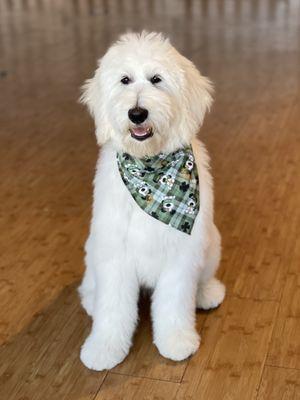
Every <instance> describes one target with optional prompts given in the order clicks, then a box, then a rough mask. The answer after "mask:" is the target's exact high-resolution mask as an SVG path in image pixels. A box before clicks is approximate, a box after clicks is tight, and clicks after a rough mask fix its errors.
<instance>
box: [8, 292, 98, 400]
mask: <svg viewBox="0 0 300 400" xmlns="http://www.w3.org/2000/svg"><path fill="white" fill-rule="evenodd" d="M88 325H89V324H88V318H87V317H86V315H85V314H84V312H83V310H82V309H81V307H80V305H79V300H78V296H77V293H76V291H75V288H74V286H72V287H69V288H66V289H65V290H64V291H63V292H62V294H61V295H60V296H59V297H58V298H57V299H56V301H55V302H54V303H53V304H52V305H51V306H50V307H49V308H48V309H47V310H45V311H44V312H43V313H42V314H40V315H38V316H37V317H36V318H35V319H34V320H33V321H32V323H31V324H30V326H29V327H27V328H26V329H25V330H24V331H22V332H20V333H19V334H18V335H17V336H16V337H15V338H14V339H13V340H12V341H11V342H9V343H7V344H6V345H3V346H2V347H1V348H0V382H1V385H0V398H1V399H2V398H3V399H21V398H22V399H25V398H28V399H30V400H40V399H43V400H53V399H60V400H64V399H71V398H74V397H73V396H82V398H84V399H86V400H88V399H93V398H94V396H95V395H96V393H97V391H98V389H99V387H100V385H101V383H102V380H103V379H104V377H105V372H103V373H96V372H92V371H89V370H88V369H87V368H85V367H84V366H83V365H82V364H81V362H80V360H79V349H80V346H81V344H82V342H83V340H84V337H85V336H86V335H87V332H88V329H90V327H89V326H88Z"/></svg>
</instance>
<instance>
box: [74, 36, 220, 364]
mask: <svg viewBox="0 0 300 400" xmlns="http://www.w3.org/2000/svg"><path fill="white" fill-rule="evenodd" d="M154 75H159V76H160V77H161V79H162V81H161V82H159V83H158V84H157V85H153V84H151V82H150V81H149V79H150V78H151V77H152V76H154ZM124 76H128V77H129V78H130V80H131V81H130V84H128V85H122V83H121V82H120V80H121V79H122V77H124ZM211 90H212V87H211V83H210V81H209V80H208V79H207V78H205V77H203V76H202V75H201V74H200V73H199V71H198V70H197V69H196V67H195V66H194V64H193V63H192V62H191V61H189V60H187V59H186V58H185V57H183V56H182V55H181V54H179V53H178V52H177V51H176V50H175V49H174V47H172V45H171V44H170V42H169V40H168V39H165V38H164V37H163V36H162V35H161V34H157V33H147V32H142V33H141V34H133V33H130V34H126V35H123V36H121V38H120V39H119V40H118V41H117V42H116V43H115V44H113V45H112V46H111V47H110V48H109V50H108V51H107V53H106V54H105V55H104V56H103V58H102V59H101V60H100V62H99V65H98V68H97V70H96V73H95V75H94V77H93V78H92V79H90V80H88V81H87V83H86V84H85V86H84V91H83V95H82V98H81V100H82V102H83V103H85V104H87V106H88V108H89V110H90V112H91V114H92V115H93V117H94V119H95V124H96V136H97V140H98V143H99V144H101V145H102V151H101V157H100V158H99V161H98V164H97V171H96V177H95V181H94V207H93V218H92V223H91V229H90V235H89V238H88V240H87V243H86V259H85V261H86V271H85V275H84V278H83V281H82V284H81V286H80V288H79V293H80V296H81V300H82V305H83V307H84V308H85V309H86V311H87V313H88V314H89V315H90V316H91V317H92V318H93V326H92V330H91V333H90V335H89V337H88V338H87V339H86V341H85V343H84V345H83V346H82V349H81V360H82V362H83V363H84V364H85V365H86V366H87V367H88V368H91V369H94V370H99V371H100V370H103V369H108V368H112V367H114V366H115V365H117V364H118V363H120V362H121V361H122V360H123V359H124V358H125V357H126V355H127V354H128V352H129V349H130V346H131V343H132V336H133V333H134V330H135V327H136V323H137V301H138V296H139V288H140V287H141V286H146V287H150V288H152V289H153V296H152V319H153V335H154V343H155V344H156V346H157V348H158V350H159V352H160V353H161V354H162V355H163V356H165V357H168V358H170V359H172V360H183V359H185V358H186V357H188V356H190V355H191V354H193V353H194V352H195V351H196V350H197V348H198V346H199V343H200V338H199V335H198V333H197V332H196V329H195V308H196V306H199V307H203V308H205V309H207V308H211V307H216V306H218V305H219V304H220V303H221V302H222V300H223V298H224V294H225V289H224V286H223V285H222V284H221V283H220V282H219V281H217V280H216V279H215V278H214V274H215V272H216V270H217V268H218V265H219V261H220V251H221V245H220V235H219V232H218V230H217V228H216V227H215V225H214V222H213V188H212V178H211V175H210V172H209V157H208V155H207V152H206V150H205V147H204V145H203V144H202V143H201V142H199V141H198V140H197V139H196V135H197V133H198V131H199V128H200V126H201V124H202V122H203V118H204V115H205V113H206V111H207V110H208V109H209V107H210V105H211V102H212V98H211ZM136 105H138V106H139V107H143V108H146V109H147V110H148V111H149V116H148V118H147V121H146V123H147V126H150V127H151V129H152V130H153V133H154V134H153V137H151V138H149V139H147V140H145V141H142V142H140V141H137V140H136V139H134V138H132V137H131V135H130V131H129V129H130V128H131V127H132V123H131V122H130V120H129V118H128V110H129V109H130V108H132V107H135V106H136ZM190 143H191V144H192V146H193V150H194V154H195V159H196V164H197V168H198V173H199V181H200V212H199V214H198V216H197V218H196V221H195V224H194V227H193V231H192V234H191V235H187V234H185V233H182V232H180V231H178V230H176V229H174V228H172V227H170V226H168V225H165V224H163V223H161V222H159V221H157V220H156V219H154V218H151V217H150V216H149V215H147V214H146V213H145V212H144V211H142V210H141V209H140V208H139V207H138V206H137V204H136V203H135V202H134V200H133V199H132V197H131V195H130V194H129V192H128V190H127V188H126V187H125V185H124V183H123V182H122V180H121V177H120V175H119V172H118V167H117V162H116V151H126V152H128V153H130V154H132V155H134V156H137V157H142V156H145V155H154V154H157V153H158V152H171V151H174V150H176V149H178V148H180V147H182V146H185V145H187V144H190Z"/></svg>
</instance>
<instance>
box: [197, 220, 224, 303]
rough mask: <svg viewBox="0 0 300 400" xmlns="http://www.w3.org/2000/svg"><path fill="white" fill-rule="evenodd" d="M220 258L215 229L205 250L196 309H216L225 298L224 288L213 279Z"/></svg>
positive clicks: (218, 240) (219, 244) (219, 242)
mask: <svg viewBox="0 0 300 400" xmlns="http://www.w3.org/2000/svg"><path fill="white" fill-rule="evenodd" d="M220 258H221V237H220V234H219V232H218V230H217V228H216V227H215V225H214V226H213V229H212V238H211V243H210V245H209V247H208V249H207V253H206V257H205V262H204V269H203V271H202V273H201V275H200V280H199V283H198V290H197V297H196V301H197V308H202V309H203V310H209V309H210V308H216V307H218V306H219V305H220V304H221V303H222V301H223V300H224V297H225V286H224V285H223V283H222V282H220V281H219V280H218V279H217V278H215V277H214V275H215V273H216V271H217V269H218V267H219V263H220Z"/></svg>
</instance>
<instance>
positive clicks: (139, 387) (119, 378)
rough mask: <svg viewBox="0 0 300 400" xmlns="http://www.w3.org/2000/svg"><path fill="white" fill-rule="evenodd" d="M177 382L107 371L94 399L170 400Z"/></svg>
mask: <svg viewBox="0 0 300 400" xmlns="http://www.w3.org/2000/svg"><path fill="white" fill-rule="evenodd" d="M178 387H179V384H178V383H174V382H166V381H162V380H152V379H146V378H133V377H131V376H125V375H117V374H114V373H109V374H108V375H107V377H106V379H105V381H104V383H103V385H102V386H101V389H100V391H99V393H98V394H97V396H96V398H95V400H137V399H138V400H167V399H168V400H172V399H175V396H176V392H177V390H178Z"/></svg>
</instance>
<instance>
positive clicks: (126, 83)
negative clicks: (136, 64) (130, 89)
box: [121, 76, 131, 85]
mask: <svg viewBox="0 0 300 400" xmlns="http://www.w3.org/2000/svg"><path fill="white" fill-rule="evenodd" d="M130 82H131V80H130V78H128V76H123V78H122V79H121V83H123V85H128V84H129V83H130Z"/></svg>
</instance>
